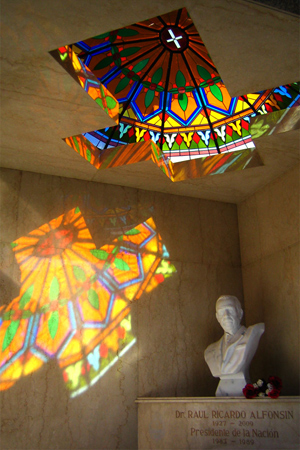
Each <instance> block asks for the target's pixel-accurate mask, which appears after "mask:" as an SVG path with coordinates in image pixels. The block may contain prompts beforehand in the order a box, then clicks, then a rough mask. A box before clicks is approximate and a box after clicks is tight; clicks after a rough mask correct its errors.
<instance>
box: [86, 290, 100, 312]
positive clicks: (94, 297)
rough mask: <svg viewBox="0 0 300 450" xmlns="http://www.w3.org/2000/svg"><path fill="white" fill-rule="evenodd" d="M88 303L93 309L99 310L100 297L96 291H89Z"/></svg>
mask: <svg viewBox="0 0 300 450" xmlns="http://www.w3.org/2000/svg"><path fill="white" fill-rule="evenodd" d="M88 301H89V303H90V304H91V305H92V307H93V308H95V309H97V310H98V309H99V297H98V294H97V292H96V291H95V289H89V291H88Z"/></svg>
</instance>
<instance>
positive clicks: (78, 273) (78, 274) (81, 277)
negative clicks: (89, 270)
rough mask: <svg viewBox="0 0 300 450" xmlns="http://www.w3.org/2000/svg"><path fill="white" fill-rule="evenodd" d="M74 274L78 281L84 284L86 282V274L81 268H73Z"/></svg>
mask: <svg viewBox="0 0 300 450" xmlns="http://www.w3.org/2000/svg"><path fill="white" fill-rule="evenodd" d="M73 273H74V277H75V278H76V280H77V281H81V282H84V281H85V280H86V275H85V272H84V270H83V269H82V268H81V267H79V266H73Z"/></svg>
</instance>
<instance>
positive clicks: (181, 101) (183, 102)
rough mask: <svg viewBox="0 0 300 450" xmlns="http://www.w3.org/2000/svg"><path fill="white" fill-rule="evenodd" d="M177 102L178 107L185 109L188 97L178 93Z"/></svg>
mask: <svg viewBox="0 0 300 450" xmlns="http://www.w3.org/2000/svg"><path fill="white" fill-rule="evenodd" d="M178 103H179V105H180V108H181V109H182V110H183V111H185V110H186V108H187V105H188V98H187V95H186V94H178Z"/></svg>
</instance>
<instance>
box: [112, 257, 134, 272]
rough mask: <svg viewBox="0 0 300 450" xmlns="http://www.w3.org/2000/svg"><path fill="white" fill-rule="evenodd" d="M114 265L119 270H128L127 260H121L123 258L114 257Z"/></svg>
mask: <svg viewBox="0 0 300 450" xmlns="http://www.w3.org/2000/svg"><path fill="white" fill-rule="evenodd" d="M114 263H115V266H116V267H117V268H118V269H119V270H124V271H125V270H130V267H129V265H128V264H127V262H125V261H123V259H121V258H115V260H114Z"/></svg>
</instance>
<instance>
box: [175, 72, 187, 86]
mask: <svg viewBox="0 0 300 450" xmlns="http://www.w3.org/2000/svg"><path fill="white" fill-rule="evenodd" d="M185 83H186V81H185V76H184V75H183V73H182V72H181V71H180V70H178V72H177V74H176V85H177V86H178V87H184V86H185Z"/></svg>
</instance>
